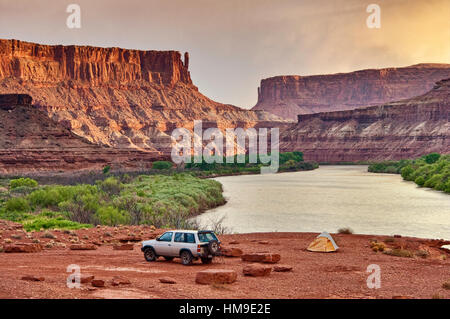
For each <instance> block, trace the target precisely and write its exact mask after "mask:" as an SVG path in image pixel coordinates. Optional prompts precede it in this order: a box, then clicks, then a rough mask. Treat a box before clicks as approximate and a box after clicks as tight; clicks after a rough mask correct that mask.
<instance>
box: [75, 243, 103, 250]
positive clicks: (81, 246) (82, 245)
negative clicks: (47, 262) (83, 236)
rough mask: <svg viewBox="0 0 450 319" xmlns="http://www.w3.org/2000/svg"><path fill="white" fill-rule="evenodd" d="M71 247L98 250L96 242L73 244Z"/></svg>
mask: <svg viewBox="0 0 450 319" xmlns="http://www.w3.org/2000/svg"><path fill="white" fill-rule="evenodd" d="M69 248H70V250H96V249H97V246H95V245H94V244H73V245H70V246H69Z"/></svg>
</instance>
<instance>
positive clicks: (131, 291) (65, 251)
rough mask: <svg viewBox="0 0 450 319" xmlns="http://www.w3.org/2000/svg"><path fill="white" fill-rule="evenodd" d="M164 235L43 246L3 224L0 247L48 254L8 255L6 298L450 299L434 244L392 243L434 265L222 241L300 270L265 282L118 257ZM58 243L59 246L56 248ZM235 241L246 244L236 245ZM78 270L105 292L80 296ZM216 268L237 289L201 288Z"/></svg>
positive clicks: (351, 248)
mask: <svg viewBox="0 0 450 319" xmlns="http://www.w3.org/2000/svg"><path fill="white" fill-rule="evenodd" d="M16 227H17V228H16ZM161 232H162V231H161V230H152V229H151V228H150V227H143V226H140V227H136V226H135V227H131V226H130V227H126V226H125V227H118V228H113V227H101V228H93V229H89V230H79V231H74V234H71V235H70V234H67V233H64V232H62V231H51V233H52V234H54V235H55V236H56V237H57V238H54V239H49V238H41V236H42V234H43V233H42V232H35V233H25V232H23V231H22V230H21V229H20V226H19V225H15V224H13V223H9V222H4V221H0V236H1V238H0V247H1V246H6V245H8V243H5V240H6V241H7V242H8V240H7V239H9V238H11V241H12V242H13V243H23V242H29V243H31V242H32V241H33V238H34V240H35V241H36V239H38V240H40V241H41V244H42V245H43V246H47V247H48V248H44V250H43V251H42V252H39V253H0V298H151V299H153V298H242V299H246V298H389V299H390V298H393V297H400V296H401V297H408V298H432V297H434V298H436V297H438V296H439V297H440V298H450V290H446V289H444V288H443V287H442V285H443V284H444V283H445V282H450V254H449V253H448V252H446V251H444V250H440V249H437V248H435V247H431V246H433V243H432V242H429V241H425V240H420V239H416V238H394V239H393V238H390V239H389V240H388V244H387V245H388V247H392V248H395V247H403V248H405V249H410V250H414V251H417V250H424V249H426V250H428V251H429V255H428V256H427V257H426V258H422V257H417V256H415V257H413V258H406V257H395V256H389V255H386V254H383V253H381V252H378V253H377V252H374V251H372V249H371V246H370V243H371V241H373V240H378V242H381V241H384V240H386V238H388V237H387V236H367V235H343V234H336V235H333V237H334V238H335V240H336V241H337V244H338V245H339V246H340V249H339V251H338V252H336V253H312V252H308V251H307V250H306V247H307V246H308V245H309V243H310V242H311V241H312V240H313V239H314V238H315V237H316V236H317V234H312V233H255V234H239V235H223V236H219V237H220V239H221V240H222V242H223V244H224V246H227V247H237V248H240V249H242V250H243V251H244V253H247V252H272V253H279V254H280V255H281V261H280V263H279V264H280V265H290V266H293V271H292V272H286V273H276V272H272V273H271V274H270V275H269V276H268V277H257V278H255V277H246V276H244V275H243V274H242V269H243V267H244V266H245V265H246V263H244V262H242V261H241V259H240V258H224V257H222V258H217V259H215V261H214V262H213V263H212V264H211V265H202V264H201V262H199V261H197V262H195V263H194V265H192V266H183V265H181V263H180V262H179V260H178V259H175V260H174V261H171V262H168V261H165V260H164V259H162V258H160V259H159V260H158V261H156V262H152V263H148V262H146V261H145V260H144V257H143V254H142V252H141V251H140V243H136V244H135V247H134V250H133V251H126V250H125V251H119V250H113V244H114V243H115V242H117V241H118V238H121V237H124V236H129V235H135V236H139V237H141V238H142V239H144V240H145V239H149V238H154V237H155V236H156V235H157V234H160V233H161ZM108 233H109V234H108ZM17 235H19V236H20V237H22V238H21V239H19V237H18V236H17ZM109 235H112V236H109ZM27 236H28V237H31V238H27ZM86 236H88V237H86ZM12 237H15V238H16V239H12ZM75 237H76V238H78V240H79V241H81V242H85V243H93V242H95V243H96V244H97V245H98V249H97V250H91V251H74V250H69V248H68V246H69V245H70V244H71V243H70V239H72V241H74V238H75ZM51 240H53V242H54V243H53V244H51V245H49V244H48V242H49V241H51ZM232 241H238V242H239V243H238V244H233V245H232V244H230V242H232ZM259 241H268V242H269V243H268V244H260V243H258V242H259ZM64 245H66V247H64ZM50 246H53V247H50ZM71 264H77V265H79V266H80V267H81V272H82V274H92V275H95V279H104V280H105V281H106V285H105V288H93V287H92V286H91V285H90V284H82V286H81V288H80V289H76V288H75V289H69V288H68V287H67V285H66V279H67V277H68V275H69V273H68V272H66V269H67V266H69V265H71ZM370 264H377V265H379V266H380V267H381V288H380V289H369V288H368V287H367V284H366V280H367V277H368V276H369V273H367V272H366V269H367V266H368V265H370ZM211 268H212V269H214V268H217V269H233V270H235V271H236V272H237V273H238V278H237V281H236V282H235V283H233V284H230V285H211V286H204V285H198V284H196V283H195V276H196V273H197V272H198V271H200V270H204V269H211ZM24 275H34V276H38V277H44V278H45V281H42V282H31V281H24V280H21V277H22V276H24ZM114 276H121V277H124V278H126V279H128V280H130V282H131V284H130V285H124V286H112V285H111V280H112V278H113V277H114ZM165 277H169V278H173V279H174V280H175V281H176V284H163V283H160V281H159V279H160V278H165Z"/></svg>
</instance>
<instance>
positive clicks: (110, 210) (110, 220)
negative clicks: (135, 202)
mask: <svg viewBox="0 0 450 319" xmlns="http://www.w3.org/2000/svg"><path fill="white" fill-rule="evenodd" d="M95 217H96V218H97V219H98V220H99V221H100V223H101V224H102V225H108V226H117V225H121V224H127V223H128V222H129V220H130V216H129V215H128V214H127V213H126V212H124V211H120V210H119V209H117V208H115V207H113V206H107V207H100V208H99V209H98V210H97V213H96V214H95Z"/></svg>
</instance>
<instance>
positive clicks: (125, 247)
mask: <svg viewBox="0 0 450 319" xmlns="http://www.w3.org/2000/svg"><path fill="white" fill-rule="evenodd" d="M113 249H114V250H133V249H134V244H122V245H114V246H113Z"/></svg>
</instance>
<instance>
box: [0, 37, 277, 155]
mask: <svg viewBox="0 0 450 319" xmlns="http://www.w3.org/2000/svg"><path fill="white" fill-rule="evenodd" d="M188 66H189V55H188V54H185V56H184V62H183V61H182V59H181V54H180V53H179V52H175V51H138V50H126V49H119V48H98V47H87V46H66V47H65V46H48V45H39V44H34V43H27V42H21V41H17V40H0V93H26V94H29V95H30V96H32V97H33V101H34V105H35V106H36V107H38V108H39V109H40V110H42V111H44V112H45V113H46V114H47V115H48V116H49V117H50V118H52V119H53V120H55V121H56V122H58V123H60V124H62V125H63V126H65V127H66V128H68V129H70V130H71V131H72V132H74V133H76V134H77V135H79V136H82V137H85V138H86V139H88V140H89V141H91V142H94V143H99V144H104V145H108V146H113V147H118V148H138V149H151V150H154V149H158V150H160V151H162V152H164V153H166V154H167V153H168V152H170V147H171V143H172V140H171V138H170V136H169V135H170V133H171V131H172V130H173V129H174V128H175V127H187V128H192V127H193V121H194V120H196V119H202V120H204V121H209V122H215V123H217V126H218V127H219V128H222V129H223V128H227V127H235V126H237V125H238V124H239V125H241V127H242V126H244V127H251V126H255V125H257V123H258V122H259V121H260V120H265V121H267V122H268V123H272V122H273V121H277V120H279V119H277V118H276V116H273V115H270V114H265V113H264V112H253V111H247V110H242V109H240V108H237V107H235V106H231V105H224V104H220V103H217V102H214V101H212V100H210V99H208V98H207V97H205V96H204V95H202V94H201V93H199V92H198V89H197V87H195V86H194V85H193V84H192V81H191V78H190V74H189V71H188ZM275 124H276V123H275ZM275 124H273V123H272V125H275Z"/></svg>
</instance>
